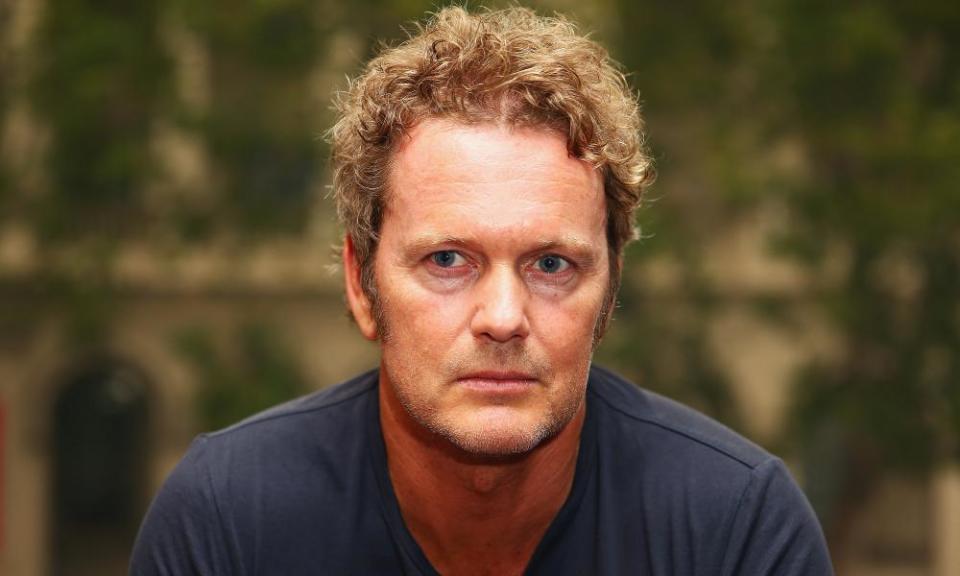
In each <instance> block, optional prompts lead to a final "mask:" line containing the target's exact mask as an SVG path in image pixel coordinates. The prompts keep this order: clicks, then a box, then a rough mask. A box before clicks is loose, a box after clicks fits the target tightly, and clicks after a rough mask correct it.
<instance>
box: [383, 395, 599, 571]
mask: <svg viewBox="0 0 960 576" xmlns="http://www.w3.org/2000/svg"><path fill="white" fill-rule="evenodd" d="M380 384H381V385H380V421H381V426H382V429H383V437H384V443H385V445H386V451H387V467H388V470H389V473H390V480H391V483H392V484H393V488H394V492H395V493H396V496H397V501H398V503H399V505H400V511H401V513H402V515H403V519H404V522H405V523H406V525H407V527H408V529H409V530H410V532H411V534H412V535H413V537H414V539H415V540H416V541H417V543H418V544H419V545H420V547H421V549H422V550H423V551H424V553H425V554H426V556H427V558H428V559H429V560H430V562H431V564H433V566H434V567H435V568H436V569H437V570H438V571H439V572H440V573H453V574H484V573H491V574H493V573H496V574H520V573H522V572H523V570H524V568H525V567H526V565H527V562H528V561H529V560H530V557H531V556H532V555H533V552H534V550H535V549H536V547H537V544H539V542H540V540H541V539H542V538H543V535H544V533H545V532H546V530H547V528H548V527H549V525H550V522H551V521H552V520H553V518H554V517H555V516H556V514H557V512H558V511H559V510H560V508H561V507H562V506H563V503H564V502H565V501H566V499H567V496H568V495H569V493H570V489H571V487H572V486H573V476H574V472H575V470H576V463H577V453H578V450H579V446H580V431H581V429H582V427H583V421H584V418H585V413H586V412H585V407H584V406H581V407H580V409H579V410H578V412H577V414H576V415H575V416H574V418H573V419H572V420H571V421H570V422H569V423H568V424H567V425H566V426H565V427H564V428H563V429H562V430H561V431H560V433H559V434H557V435H556V436H555V437H553V438H551V439H549V440H547V441H545V442H543V443H542V444H540V445H539V446H537V447H536V448H535V449H533V450H532V451H530V452H528V453H525V454H522V455H517V456H506V457H487V456H478V455H475V454H469V453H466V452H464V451H462V450H460V449H459V448H457V447H456V446H454V445H453V444H451V443H450V442H449V441H447V440H446V439H444V438H441V437H439V436H437V435H435V434H433V433H432V432H430V431H429V430H426V429H425V428H424V427H423V426H421V425H420V424H419V423H418V422H416V421H414V420H413V419H412V418H411V417H410V415H409V414H408V413H407V412H406V410H405V409H404V408H403V406H401V405H400V403H399V401H398V400H397V398H396V396H395V394H394V392H393V389H392V387H391V386H390V384H389V383H388V382H385V381H383V379H381V383H380Z"/></svg>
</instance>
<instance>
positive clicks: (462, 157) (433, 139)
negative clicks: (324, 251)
mask: <svg viewBox="0 0 960 576" xmlns="http://www.w3.org/2000/svg"><path fill="white" fill-rule="evenodd" d="M391 164H392V165H391V172H390V175H389V187H390V192H389V198H388V201H387V205H386V218H385V223H387V221H389V220H390V219H391V218H393V219H401V220H411V223H413V222H416V223H417V224H421V225H426V224H428V223H430V224H433V225H434V226H436V225H439V224H445V225H446V226H445V227H448V228H449V227H451V226H453V227H458V226H459V227H466V226H467V225H468V224H469V225H474V226H475V225H486V226H487V227H493V228H497V227H501V228H504V229H507V228H510V229H512V230H513V231H516V230H518V229H527V228H531V227H538V226H539V228H540V229H541V230H540V231H541V232H544V231H543V230H542V228H543V226H547V227H553V228H558V230H556V231H557V232H570V231H577V230H579V231H580V232H582V233H584V234H586V233H591V234H592V233H593V232H595V231H596V229H601V230H602V229H603V225H604V222H605V215H606V210H605V201H604V196H603V180H602V177H601V176H600V172H599V170H597V169H595V168H594V167H593V166H591V165H590V164H588V163H587V162H584V161H582V160H579V159H577V158H574V157H572V156H570V155H569V154H568V151H567V146H566V139H565V137H564V136H563V135H562V134H561V133H559V132H557V131H554V130H549V129H544V128H511V127H508V126H504V125H499V124H477V125H465V124H460V123H456V122H452V121H445V120H427V121H424V122H422V123H420V124H418V125H417V126H416V127H415V128H414V129H413V130H411V131H410V132H409V134H408V137H407V138H405V139H404V140H403V142H402V143H401V145H400V146H399V147H398V149H397V150H396V151H395V153H394V157H393V162H392V163H391Z"/></svg>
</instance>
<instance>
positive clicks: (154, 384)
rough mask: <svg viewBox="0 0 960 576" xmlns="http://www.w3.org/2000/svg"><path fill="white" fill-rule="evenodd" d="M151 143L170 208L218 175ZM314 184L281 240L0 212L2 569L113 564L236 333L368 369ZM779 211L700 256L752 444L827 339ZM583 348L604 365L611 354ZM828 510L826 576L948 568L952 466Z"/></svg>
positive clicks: (36, 184)
mask: <svg viewBox="0 0 960 576" xmlns="http://www.w3.org/2000/svg"><path fill="white" fill-rule="evenodd" d="M55 4H56V3H55V2H53V3H50V4H48V3H47V2H44V1H43V0H14V1H12V2H9V3H7V5H6V6H5V7H4V8H3V10H4V12H3V19H2V20H0V26H2V27H3V31H2V32H0V42H2V43H3V51H4V52H3V59H2V60H0V73H3V74H7V78H8V80H6V81H5V82H4V83H3V84H2V85H0V88H2V89H3V91H5V93H6V96H5V98H4V102H3V104H4V106H3V107H0V112H2V114H3V116H2V117H0V127H2V148H0V150H2V156H3V165H4V167H5V172H4V173H5V174H6V175H7V176H6V184H5V186H6V190H7V191H8V192H7V193H9V194H11V195H18V194H22V195H24V196H28V197H29V196H30V195H31V194H36V195H42V194H44V190H45V189H46V188H48V187H50V186H52V184H51V182H50V180H51V177H50V175H49V174H47V168H46V165H45V163H44V159H45V158H47V157H49V155H50V154H52V152H51V136H50V128H49V123H48V121H47V119H45V118H44V117H43V115H42V114H41V113H40V112H39V111H38V109H37V107H36V106H35V105H34V101H33V96H32V92H31V90H30V87H29V84H30V78H31V75H32V74H33V73H34V71H35V70H36V68H37V67H38V66H39V65H40V64H39V63H38V60H41V59H42V51H43V47H42V44H40V42H39V41H38V39H37V38H38V34H39V33H38V30H39V29H40V27H41V26H42V22H43V20H44V18H45V14H46V12H47V11H49V10H51V5H55ZM561 8H562V7H561ZM331 10H332V8H331ZM159 27H160V28H161V33H160V37H161V41H162V45H163V46H165V48H164V50H166V52H167V54H168V56H169V58H170V62H171V75H172V77H173V78H174V81H173V84H174V86H175V96H176V98H177V99H178V100H179V101H181V102H183V103H185V104H186V106H187V108H191V107H192V108H193V109H203V108H204V107H209V106H211V103H210V99H211V96H210V92H211V90H213V88H211V82H213V81H212V80H211V79H210V78H209V76H210V75H212V74H215V72H212V71H211V65H210V63H209V61H210V59H211V57H210V54H208V53H207V52H206V50H207V48H206V46H205V44H204V43H203V42H200V41H199V40H198V39H197V37H195V36H194V35H192V33H191V31H190V29H189V27H188V26H186V25H184V24H183V23H179V22H177V21H176V19H175V18H174V19H173V20H170V21H163V22H162V23H161V25H160V26H159ZM334 36H335V39H334V40H333V41H332V45H333V48H331V49H330V52H329V53H325V56H324V57H322V58H318V59H317V62H316V63H314V64H313V66H314V67H315V69H314V70H313V72H312V75H311V78H310V83H311V85H312V86H314V90H315V93H314V94H313V98H312V100H311V101H312V102H314V103H317V104H318V105H319V103H321V102H326V101H328V100H329V97H330V94H331V93H332V90H333V88H332V87H331V86H333V85H334V84H335V82H336V81H337V80H336V75H337V73H339V72H340V71H341V69H343V68H349V66H350V65H351V64H353V62H352V61H351V60H350V59H349V58H347V59H346V60H344V59H343V58H344V56H343V54H344V53H350V52H351V50H353V53H354V55H355V56H356V58H359V57H360V56H361V54H359V53H358V49H357V48H356V47H357V46H358V45H360V43H361V40H360V39H358V38H355V37H351V36H350V35H349V34H340V35H337V34H334ZM359 52H362V51H359ZM314 120H316V119H314ZM319 123H320V122H319V121H318V124H319ZM148 138H149V145H148V146H147V148H148V150H149V155H150V158H151V162H153V163H155V164H156V165H157V166H159V167H161V171H162V173H163V174H164V178H165V182H166V184H165V185H155V184H149V185H148V186H149V187H151V191H150V193H149V194H148V195H149V196H150V197H151V198H154V199H155V201H156V205H165V204H164V202H168V203H169V202H173V200H171V197H172V196H175V195H176V194H177V193H178V192H177V191H180V190H196V191H203V190H207V189H209V188H212V187H213V185H212V184H211V183H212V182H216V181H217V180H218V178H219V177H220V176H219V175H218V173H217V171H216V169H215V167H213V165H214V164H216V162H215V160H211V154H212V152H211V151H210V150H209V149H208V144H207V143H206V142H205V141H203V140H201V139H199V138H197V137H196V135H195V134H192V133H190V132H189V131H187V130H182V129H181V128H179V127H178V126H177V125H176V123H174V122H169V121H165V120H164V119H163V118H161V119H160V120H157V121H154V122H152V124H151V126H150V130H149V135H148ZM316 162H317V163H318V165H322V162H323V160H322V158H317V159H316ZM171 182H172V184H171ZM323 182H324V176H323V175H322V174H318V175H316V176H314V177H313V180H312V181H311V184H310V185H309V187H310V188H311V190H312V191H313V192H314V197H315V198H316V205H317V208H316V209H315V210H312V211H311V213H310V214H308V215H307V217H306V222H307V225H306V226H305V227H304V228H303V229H302V230H301V231H300V233H299V234H298V235H297V236H296V237H286V238H284V237H281V238H279V239H277V238H267V239H257V240H255V241H252V242H238V241H235V239H228V238H224V237H222V236H220V235H217V234H213V235H211V236H209V237H208V238H206V239H204V240H202V241H200V242H195V243H192V244H190V245H188V246H186V247H178V248H176V249H171V248H170V245H169V244H166V243H164V242H162V241H161V242H154V241H151V240H150V239H149V238H148V239H136V238H134V239H133V240H124V241H123V242H119V243H118V244H117V245H116V246H114V247H111V248H110V250H109V253H110V254H109V258H106V259H98V257H96V256H95V254H97V250H96V248H93V249H91V248H90V246H89V243H88V242H78V243H77V244H76V245H72V244H70V243H66V244H59V245H56V246H54V247H52V248H50V247H48V245H46V244H45V243H44V241H43V240H42V239H41V238H40V237H41V236H42V234H40V233H39V232H37V230H35V229H34V227H33V226H32V225H31V224H30V223H29V222H24V221H21V220H18V219H16V218H7V219H5V220H3V221H0V293H2V302H0V312H2V316H3V318H0V574H10V575H18V576H19V575H23V576H33V575H36V576H45V575H55V574H121V573H125V570H126V568H125V565H126V560H127V555H128V553H129V545H130V543H131V542H132V538H133V536H134V535H135V530H136V527H137V523H138V521H139V519H140V518H141V517H142V514H143V513H144V511H145V509H146V506H147V505H148V504H149V501H150V498H151V496H152V494H153V493H154V492H155V491H156V489H157V488H158V487H159V486H160V484H161V483H162V481H163V479H164V478H165V477H166V475H167V474H168V473H169V471H170V470H171V469H172V467H173V466H174V465H175V463H176V462H177V461H178V459H179V458H180V457H181V455H182V454H183V452H184V451H185V449H186V447H187V446H188V444H189V442H190V440H191V439H192V437H193V436H194V435H195V434H197V433H198V432H200V431H202V430H203V429H205V427H206V426H208V425H209V420H204V416H203V414H204V412H203V410H202V409H198V397H200V396H201V395H202V394H203V392H202V391H203V390H204V389H205V386H206V385H207V384H206V383H205V381H204V380H205V378H208V377H217V376H218V374H219V376H222V377H224V379H225V380H226V381H234V382H240V383H241V384H242V383H244V382H247V381H246V380H244V376H243V375H242V374H241V375H233V376H229V375H228V376H223V371H224V370H227V369H226V368H224V366H229V365H231V363H233V364H236V365H239V366H240V368H237V369H235V370H238V371H241V372H242V371H243V370H244V368H243V366H245V364H244V358H242V357H243V356H244V355H245V354H250V353H251V352H250V350H249V349H247V348H244V346H243V345H241V344H238V343H237V335H238V334H240V333H242V332H243V331H244V330H245V327H246V326H249V325H251V324H257V325H262V326H267V327H268V328H269V330H270V331H271V333H272V334H276V335H278V336H277V338H279V340H280V341H282V343H283V346H284V349H285V350H286V351H287V353H288V358H287V359H288V360H289V361H290V362H292V363H293V364H294V365H295V366H296V370H298V371H299V374H300V378H301V379H302V380H303V382H305V384H306V385H305V388H304V390H303V391H304V392H306V391H308V390H310V389H315V388H319V387H323V386H327V385H330V384H333V383H335V382H338V381H340V380H342V379H344V378H346V377H349V376H350V375H352V374H354V373H356V372H358V371H360V370H362V369H366V368H369V367H371V366H373V365H374V363H375V362H376V350H375V348H374V347H373V346H372V345H370V344H368V343H365V342H363V341H362V339H361V338H360V336H359V334H357V333H356V330H355V329H354V328H353V326H352V325H351V324H350V322H349V321H348V319H347V318H346V315H345V313H344V307H343V303H342V296H341V293H340V280H339V276H337V275H335V274H331V273H330V272H329V270H328V268H329V266H330V265H331V264H332V259H331V258H330V256H329V254H330V251H329V249H328V246H329V245H330V243H331V242H332V241H333V240H335V237H336V229H335V226H334V225H333V222H332V217H331V214H332V211H331V210H329V208H323V207H322V202H324V200H323V198H322V197H323V196H325V194H324V193H323V189H324V188H323ZM171 195H172V196H171ZM197 195H199V196H202V195H203V192H197ZM196 201H197V202H200V203H202V202H203V199H202V198H200V199H199V200H196ZM158 210H161V209H158ZM783 217H784V216H783V212H782V207H781V206H779V205H778V204H777V203H776V202H770V203H761V204H760V205H759V206H758V207H757V208H755V209H752V210H751V211H749V212H748V213H746V214H744V215H741V216H739V217H737V218H733V219H731V220H730V221H729V222H728V223H727V224H726V225H725V234H724V235H723V237H722V238H718V239H717V240H716V241H715V242H714V243H713V244H712V245H711V246H710V247H709V249H708V250H707V256H706V262H707V263H708V265H707V267H706V271H705V272H706V274H707V275H708V276H709V278H710V281H711V284H712V285H713V286H715V287H717V290H718V293H720V294H722V295H723V298H725V299H726V300H727V301H729V303H730V305H729V306H727V307H725V308H724V312H723V313H720V314H716V315H715V316H713V317H711V319H710V322H709V323H708V326H707V329H706V334H707V336H706V348H707V350H709V352H710V353H711V355H712V357H713V358H714V362H715V363H716V365H717V366H718V369H719V370H720V371H721V372H722V374H723V377H724V379H725V381H728V382H729V383H730V389H729V395H730V397H731V398H732V401H733V403H734V404H735V405H736V408H737V411H738V412H739V413H741V414H742V415H743V416H744V418H743V421H742V422H739V423H737V427H738V428H740V429H741V431H743V432H745V433H747V434H748V435H749V436H751V437H753V438H755V439H757V440H758V441H759V442H761V443H763V444H766V445H772V444H774V443H775V442H776V439H777V437H778V434H779V433H780V432H781V428H782V426H783V422H784V421H785V418H786V416H785V414H786V411H787V410H788V406H789V404H790V393H791V381H792V380H791V378H792V376H793V373H794V371H795V370H796V369H797V368H798V367H799V366H801V365H802V364H803V363H804V362H805V361H807V360H808V359H810V358H815V357H821V356H822V357H829V356H830V355H831V354H832V353H834V352H835V350H836V349H837V347H839V346H841V344H840V343H838V342H837V341H836V335H835V334H834V333H833V332H832V331H831V328H830V327H829V326H827V325H826V324H825V323H824V322H821V321H818V320H817V315H816V313H815V312H814V311H812V310H811V311H810V313H809V314H806V313H804V310H805V308H804V306H806V304H805V299H806V298H807V296H806V294H807V292H806V291H805V288H806V287H807V286H808V285H809V284H810V283H811V282H812V280H811V278H810V277H809V273H808V272H807V271H805V270H803V269H801V268H799V267H796V266H792V265H790V264H785V263H784V262H783V261H781V260H777V259H774V258H772V257H771V256H770V255H769V254H767V253H766V252H765V251H764V248H763V247H764V239H765V238H766V237H767V235H768V234H769V232H770V228H771V227H776V226H777V225H778V223H779V222H780V220H781V219H782V218H783ZM92 225H94V226H96V223H93V224H92ZM91 253H93V254H94V256H91ZM841 259H842V258H841ZM677 266H678V263H677V262H676V261H675V260H672V259H671V258H669V257H664V258H654V259H651V260H648V261H644V262H642V263H640V264H638V265H637V266H635V267H633V268H631V269H628V271H627V274H628V275H630V276H631V277H633V278H634V279H635V280H636V282H637V283H641V284H643V285H644V286H647V290H646V291H645V295H646V297H647V298H653V299H657V298H660V299H662V301H663V306H664V307H665V308H668V309H674V314H675V316H677V317H678V318H680V320H679V321H681V322H682V321H684V320H683V317H684V315H685V314H689V310H687V309H685V308H684V306H682V305H675V302H674V301H673V300H672V299H671V294H673V293H674V292H675V291H676V290H678V286H679V284H680V283H682V282H683V279H682V277H681V276H680V275H678V273H677V271H676V268H677ZM51 278H52V280H51ZM64 279H66V280H64ZM65 285H66V286H67V287H64V286H65ZM88 285H89V286H93V288H89V287H88ZM630 285H631V284H630V283H629V282H627V283H625V289H629V287H630ZM757 295H759V296H761V297H769V298H772V299H779V300H788V301H790V302H792V303H793V305H794V307H795V309H796V310H799V311H800V312H799V313H798V314H797V315H798V317H800V318H803V319H804V320H803V321H802V322H801V325H800V326H799V328H797V329H795V330H793V331H788V330H783V329H780V328H778V327H777V326H775V325H771V324H770V323H767V322H764V321H763V320H762V319H761V318H760V317H759V316H758V315H757V314H756V312H755V310H754V308H753V307H752V306H751V305H750V304H748V303H746V302H747V301H748V300H750V298H747V297H748V296H750V297H754V296H757ZM626 299H627V298H626V297H625V300H626ZM750 301H752V300H750ZM64 302H68V303H72V304H76V306H75V307H74V308H69V309H68V307H67V306H65V305H64ZM738 302H744V304H742V305H739V304H737V303H738ZM77 303H79V304H77ZM671 307H672V308H671ZM624 313H625V314H627V313H628V311H624ZM198 327H200V328H199V329H201V330H202V332H203V335H204V337H205V338H206V339H207V341H208V342H209V343H210V346H211V348H210V349H211V350H214V351H215V354H216V355H219V356H217V357H218V358H219V357H221V356H222V358H223V360H222V363H221V364H217V363H216V362H213V361H211V362H208V363H207V364H204V362H203V359H202V358H201V359H200V361H199V362H198V361H196V360H197V358H196V357H195V356H191V355H190V353H189V351H188V352H187V353H185V352H184V350H185V348H184V345H183V343H184V341H185V338H186V339H187V340H189V338H188V337H187V336H185V335H189V334H191V333H192V332H191V331H196V330H197V329H198ZM622 328H623V326H620V327H618V326H617V324H616V323H615V324H614V327H613V330H612V332H611V334H610V336H609V340H610V341H611V344H610V347H611V348H618V347H624V346H626V347H629V346H630V344H631V342H629V339H630V335H629V334H630V333H629V331H628V330H625V329H622ZM625 341H626V342H625ZM600 354H601V357H602V358H605V359H607V360H608V361H609V362H612V363H613V364H614V365H615V366H616V365H617V356H616V354H614V353H612V352H609V353H606V355H605V352H604V351H603V350H601V353H600ZM204 366H206V369H205V368H204ZM218 370H220V372H218ZM624 370H625V371H627V372H628V373H629V372H630V371H631V370H632V369H631V368H630V367H626V366H625V367H624ZM231 379H232V380H231ZM641 379H642V377H641ZM247 385H248V386H250V385H249V383H248V384H247ZM255 387H256V386H255V384H254V385H252V387H251V388H250V389H252V388H255ZM245 393H248V394H254V395H256V392H250V391H249V389H248V391H247V392H245ZM788 463H790V464H791V466H792V468H793V470H794V471H795V473H796V474H797V475H798V477H799V478H800V480H801V483H802V484H804V485H807V480H809V479H810V478H811V477H812V476H814V475H829V474H830V470H824V469H822V467H814V466H811V465H810V463H808V462H803V461H800V460H799V459H793V460H789V459H788ZM843 521H844V522H846V523H847V524H848V526H847V527H846V529H845V530H843V533H844V534H847V535H848V537H846V538H844V539H843V540H842V541H832V542H831V546H832V547H833V550H832V551H833V554H834V555H835V557H836V559H837V561H838V571H839V573H842V574H849V575H853V576H858V575H880V576H883V575H890V576H895V575H896V576H913V575H917V576H919V575H929V576H956V575H960V546H957V543H958V542H960V472H958V471H957V470H956V469H955V468H946V469H944V470H943V471H940V472H937V473H935V474H933V475H932V477H925V476H921V477H910V476H903V475H890V476H889V477H888V478H885V479H884V480H883V481H882V482H881V484H880V486H879V488H877V489H875V490H872V491H871V493H870V494H869V496H868V497H867V499H866V501H865V502H864V503H863V504H862V505H861V506H859V507H857V513H856V514H855V515H853V516H851V517H849V518H846V519H844V520H843Z"/></svg>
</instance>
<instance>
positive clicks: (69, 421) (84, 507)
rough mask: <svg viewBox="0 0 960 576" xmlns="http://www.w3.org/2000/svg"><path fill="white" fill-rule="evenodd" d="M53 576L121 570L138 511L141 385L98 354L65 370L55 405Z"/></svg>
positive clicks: (143, 417) (142, 454)
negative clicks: (83, 365) (73, 369)
mask: <svg viewBox="0 0 960 576" xmlns="http://www.w3.org/2000/svg"><path fill="white" fill-rule="evenodd" d="M53 426H54V433H53V454H54V457H53V502H52V503H53V542H52V545H53V554H52V560H53V561H52V563H51V567H52V573H53V575H54V576H87V575H91V576H92V575H94V574H96V575H110V574H117V575H122V574H126V573H127V562H128V558H129V554H130V548H131V546H132V544H133V540H134V538H135V537H136V530H137V526H138V523H139V520H140V517H141V516H142V514H143V506H144V498H143V494H144V481H145V465H146V452H147V450H146V449H147V445H146V440H147V437H146V436H147V435H146V431H147V386H146V381H145V379H144V378H143V377H142V375H141V374H140V373H139V372H138V371H136V370H133V369H131V368H130V367H129V366H126V365H123V364H121V363H119V362H115V361H100V362H97V363H95V364H93V365H90V366H87V367H86V368H84V369H82V370H79V371H77V372H75V373H73V374H72V375H71V376H69V377H68V378H67V380H66V382H65V383H64V386H63V387H62V388H61V393H60V395H59V397H58V398H57V401H56V405H55V407H54V420H53Z"/></svg>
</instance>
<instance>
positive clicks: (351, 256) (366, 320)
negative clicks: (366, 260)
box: [342, 234, 377, 340]
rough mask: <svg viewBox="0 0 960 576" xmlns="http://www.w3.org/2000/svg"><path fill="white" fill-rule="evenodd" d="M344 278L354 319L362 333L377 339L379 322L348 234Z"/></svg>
mask: <svg viewBox="0 0 960 576" xmlns="http://www.w3.org/2000/svg"><path fill="white" fill-rule="evenodd" d="M342 260H343V278H344V282H345V284H346V293H347V306H348V307H349V308H350V313H351V314H353V319H354V321H355V322H356V323H357V326H358V327H359V328H360V333H361V334H363V337H364V338H366V339H367V340H376V339H377V323H376V321H375V320H374V318H373V304H372V303H371V302H370V298H368V297H367V294H366V292H364V291H363V282H362V280H361V274H360V263H359V262H357V254H356V251H355V250H354V247H353V241H352V240H351V239H350V235H349V234H347V235H346V237H345V238H344V240H343V254H342Z"/></svg>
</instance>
